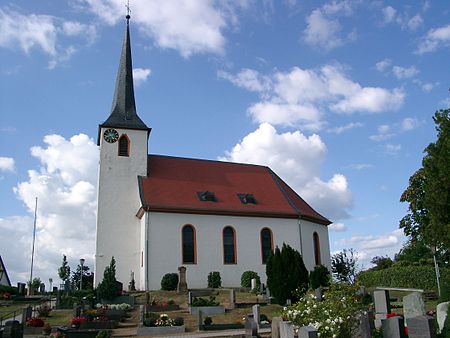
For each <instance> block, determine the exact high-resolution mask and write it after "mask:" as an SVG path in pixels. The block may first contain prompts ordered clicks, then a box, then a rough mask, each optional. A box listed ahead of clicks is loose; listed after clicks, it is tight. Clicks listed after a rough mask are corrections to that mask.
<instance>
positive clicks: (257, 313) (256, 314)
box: [252, 304, 261, 330]
mask: <svg viewBox="0 0 450 338" xmlns="http://www.w3.org/2000/svg"><path fill="white" fill-rule="evenodd" d="M252 312H253V320H254V321H255V323H256V327H257V328H258V330H259V322H260V321H261V320H260V308H259V305H258V304H256V305H253V306H252Z"/></svg>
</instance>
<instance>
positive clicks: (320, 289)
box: [314, 288, 323, 302]
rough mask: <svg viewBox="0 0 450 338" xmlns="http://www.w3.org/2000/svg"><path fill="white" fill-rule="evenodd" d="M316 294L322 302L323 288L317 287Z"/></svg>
mask: <svg viewBox="0 0 450 338" xmlns="http://www.w3.org/2000/svg"><path fill="white" fill-rule="evenodd" d="M314 295H315V296H316V299H317V300H318V301H319V302H321V301H322V300H323V290H322V288H317V289H315V290H314Z"/></svg>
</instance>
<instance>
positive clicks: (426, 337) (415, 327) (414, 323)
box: [408, 316, 436, 338]
mask: <svg viewBox="0 0 450 338" xmlns="http://www.w3.org/2000/svg"><path fill="white" fill-rule="evenodd" d="M408 337H409V338H436V327H435V325H434V318H433V317H430V316H417V317H414V318H409V319H408Z"/></svg>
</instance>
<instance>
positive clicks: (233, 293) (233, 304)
mask: <svg viewBox="0 0 450 338" xmlns="http://www.w3.org/2000/svg"><path fill="white" fill-rule="evenodd" d="M235 307H236V290H234V289H231V290H230V309H234V308H235Z"/></svg>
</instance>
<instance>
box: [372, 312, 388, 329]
mask: <svg viewBox="0 0 450 338" xmlns="http://www.w3.org/2000/svg"><path fill="white" fill-rule="evenodd" d="M385 319H386V314H385V313H375V314H374V320H373V323H374V326H375V328H376V329H379V328H381V325H382V323H381V321H382V320H385Z"/></svg>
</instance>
